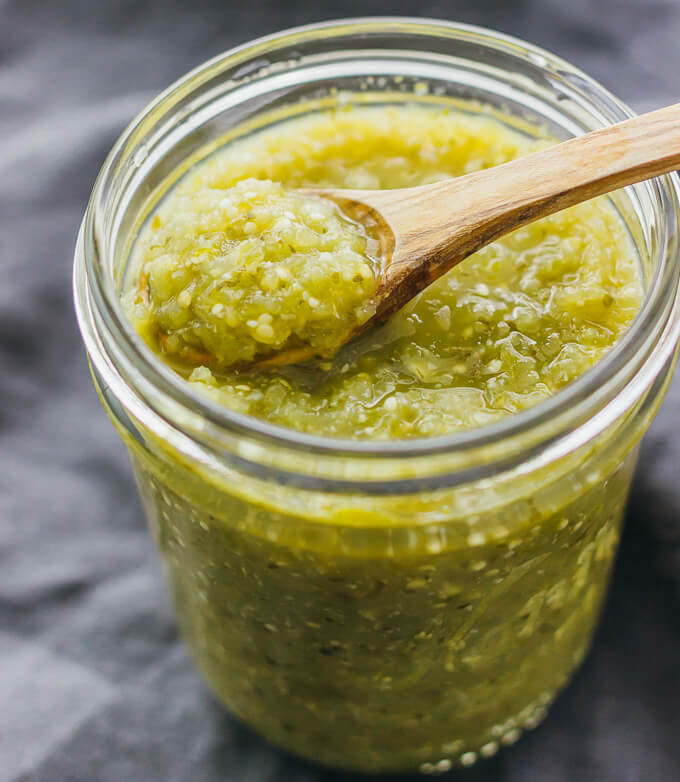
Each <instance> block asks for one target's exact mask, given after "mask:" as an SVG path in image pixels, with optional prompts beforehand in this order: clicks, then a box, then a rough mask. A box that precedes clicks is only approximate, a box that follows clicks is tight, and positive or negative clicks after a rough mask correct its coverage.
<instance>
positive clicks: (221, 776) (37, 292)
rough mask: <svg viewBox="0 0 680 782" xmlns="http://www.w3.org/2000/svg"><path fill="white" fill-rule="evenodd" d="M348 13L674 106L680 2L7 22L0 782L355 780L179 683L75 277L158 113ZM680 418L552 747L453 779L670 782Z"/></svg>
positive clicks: (181, 668)
mask: <svg viewBox="0 0 680 782" xmlns="http://www.w3.org/2000/svg"><path fill="white" fill-rule="evenodd" d="M357 12H361V13H372V14H380V13H400V14H408V13H417V14H421V15H429V16H439V17H449V18H457V19H460V20H463V21H469V22H474V23H480V24H485V25H488V26H491V27H497V28H500V29H502V30H504V31H507V32H510V33H514V34H516V35H519V36H522V37H525V38H527V39H528V40H531V41H534V42H536V43H539V44H542V45H544V46H546V47H548V48H550V49H552V50H554V51H556V52H558V53H559V54H562V55H563V56H565V57H567V58H568V59H570V60H572V61H574V62H576V63H578V64H579V65H580V66H581V67H583V68H584V69H585V70H586V71H588V72H590V73H592V74H593V75H595V76H596V77H598V78H600V79H601V80H602V81H603V82H604V83H605V84H606V85H608V86H609V87H611V88H612V90H613V91H614V92H616V93H617V94H619V95H620V96H622V97H623V98H624V99H627V100H629V101H630V102H632V103H633V105H634V106H635V107H636V108H638V109H644V108H649V107H652V106H655V105H659V106H660V105H662V104H663V103H664V102H672V101H675V100H678V99H680V91H679V89H678V88H679V86H680V85H679V82H678V73H680V46H679V45H678V41H680V3H678V2H674V1H673V0H591V2H589V0H566V1H565V0H517V1H516V2H512V0H495V2H494V1H493V0H449V2H444V1H443V0H439V2H422V1H421V2H419V1H418V0H412V2H407V0H393V2H386V0H366V2H363V3H361V4H356V3H352V2H350V0H334V1H333V2H326V3H322V4H321V7H319V4H318V3H313V2H311V1H310V0H299V2H286V0H250V2H248V3H245V4H237V3H235V2H229V0H215V2H209V0H191V1H190V2H185V1H180V0H166V1H165V2H164V1H163V0H148V1H147V2H141V1H140V2H135V1H134V0H115V1H114V0H110V1H106V0H98V2H91V0H80V1H79V0H62V1H61V2H59V1H58V0H42V2H41V1H40V0H0V264H1V265H0V270H1V271H2V276H1V278H0V279H1V282H0V399H1V404H0V782H19V780H21V781H22V782H29V781H30V782H67V781H68V782H212V781H213V780H214V781H215V782H217V780H220V782H303V780H304V782H320V781H321V780H324V781H325V782H330V780H335V781H336V782H340V780H347V779H349V777H348V776H346V775H342V774H336V773H330V772H327V771H323V770H320V769H317V768H314V767H313V766H309V765H306V764H303V763H300V762H299V761H296V760H294V759H291V758H289V757H286V756H285V755H283V754H281V753H279V752H278V751H277V750H275V749H273V748H271V747H269V746H268V745H267V744H265V743H264V742H263V741H262V740H260V739H259V738H257V737H256V736H254V735H253V734H252V733H250V732H249V731H248V730H247V729H246V728H244V727H242V726H240V725H239V724H238V723H237V722H236V721H234V720H233V719H232V718H230V717H229V716H227V715H226V714H225V713H224V711H223V710H222V709H221V708H220V707H219V706H218V705H217V704H216V703H215V701H214V700H213V699H212V697H211V696H210V695H209V693H208V692H207V690H206V689H205V688H204V686H203V685H202V684H201V682H200V680H199V678H198V676H197V674H196V673H195V672H194V670H193V668H192V666H191V664H190V662H189V660H188V659H187V656H186V653H185V651H184V649H183V647H182V645H181V644H180V643H179V641H178V639H177V636H176V632H175V627H174V624H173V620H172V614H171V611H170V608H169V605H168V601H167V597H166V593H165V589H164V585H163V581H162V576H161V570H160V565H159V562H158V560H157V558H156V556H155V553H154V551H153V549H152V544H151V542H150V539H149V536H148V534H147V531H146V528H145V523H144V520H143V517H142V513H141V510H140V507H139V503H138V501H137V497H136V494H135V489H134V486H133V482H132V478H131V474H130V470H129V468H128V464H127V461H126V456H125V453H124V449H123V446H122V444H121V443H120V442H119V440H118V438H117V436H116V434H115V433H114V430H113V428H112V427H111V425H110V424H109V422H108V420H107V419H106V417H105V415H104V412H103V411H102V409H101V408H100V406H99V403H98V401H97V399H96V397H95V394H94V391H93V390H92V386H91V383H90V379H89V376H88V371H87V367H86V362H85V356H84V352H83V349H82V347H81V343H80V339H79V335H78V333H77V329H76V325H75V320H74V316H73V310H72V305H71V288H70V277H71V261H72V250H73V245H74V241H75V235H76V231H77V228H78V223H79V220H80V218H81V215H82V213H83V210H84V207H85V202H86V199H87V196H88V193H89V191H90V187H91V185H92V182H93V179H94V177H95V174H96V172H97V169H98V168H99V166H100V164H101V162H102V160H103V158H104V155H105V154H106V152H107V150H108V149H109V147H110V146H111V144H112V143H113V141H114V140H115V138H116V136H117V135H118V134H119V132H120V131H121V130H122V128H123V127H124V125H125V124H126V123H127V122H128V121H129V120H130V119H131V117H132V116H133V114H134V113H135V112H136V111H137V110H138V109H140V108H141V107H142V106H143V105H144V103H145V102H146V101H147V100H148V99H149V98H151V97H152V96H153V95H154V94H155V93H156V92H157V91H158V90H159V89H161V88H162V87H164V86H166V84H168V83H169V82H170V81H171V80H173V79H174V78H176V77H178V76H180V75H181V74H182V73H183V72H185V71H186V70H187V69H188V68H190V67H192V66H194V65H197V64H198V63H200V62H201V61H203V60H205V59H207V58H208V57H210V56H212V55H214V54H216V53H218V52H219V51H221V50H224V49H226V48H228V47H230V46H232V45H234V44H236V43H240V42H242V41H245V40H247V39H249V38H251V37H253V36H255V35H259V34H263V33H267V32H271V31H273V30H276V29H280V28H283V27H287V26H291V25H294V24H300V23H304V22H308V21H312V20H314V19H315V18H317V19H318V18H328V17H339V16H349V15H355V14H356V13H357ZM679 413H680V379H677V378H676V382H675V383H674V384H673V386H672V388H671V391H670V394H669V397H668V399H667V400H666V402H665V404H664V407H663V409H662V411H661V413H660V415H659V417H658V418H657V420H656V421H655V423H654V425H653V426H652V429H651V432H650V433H649V435H648V437H647V439H646V441H645V444H644V448H643V451H642V459H641V465H640V469H639V472H638V474H637V478H636V481H635V486H634V489H633V494H632V499H631V503H630V509H629V513H628V521H627V526H626V531H625V535H624V539H623V544H622V551H621V555H620V557H619V561H618V566H617V570H616V575H615V578H614V583H613V587H612V590H611V595H610V599H609V602H608V607H607V610H606V613H605V616H604V620H603V622H602V625H601V627H600V630H599V632H598V635H597V638H596V641H595V644H594V648H593V651H592V653H591V654H590V656H589V658H588V660H587V662H586V663H585V665H584V667H583V668H582V670H581V671H580V672H579V673H578V675H577V676H576V679H575V681H574V683H573V684H572V685H571V687H570V688H569V689H568V690H567V692H566V693H565V694H564V695H563V696H562V697H561V698H560V699H559V701H558V702H557V704H556V705H555V707H554V708H553V710H552V713H551V716H550V717H549V719H548V720H547V722H546V723H544V725H542V726H541V727H540V728H538V729H537V730H536V731H535V732H533V733H531V734H530V735H528V736H526V737H525V738H523V739H522V741H520V742H519V744H517V745H516V746H515V747H512V748H510V749H507V750H504V751H503V752H502V753H501V754H500V755H499V756H497V757H496V758H494V759H492V760H490V761H487V762H485V763H482V764H480V765H478V766H477V767H475V768H473V769H471V770H469V771H465V772H460V779H464V780H485V781H486V782H490V781H491V780H494V781H497V780H502V781H503V782H505V781H507V782H581V781H585V782H591V781H592V782H641V781H642V780H645V782H647V781H649V782H671V780H676V781H677V780H678V779H680V610H679V609H680V481H679V480H678V477H679V476H678V464H679V463H680V418H679V417H678V414H679Z"/></svg>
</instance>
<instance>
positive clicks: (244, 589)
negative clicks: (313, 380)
mask: <svg viewBox="0 0 680 782" xmlns="http://www.w3.org/2000/svg"><path fill="white" fill-rule="evenodd" d="M347 91H349V92H362V91H363V92H365V93H368V92H371V93H372V94H378V93H381V92H382V93H387V92H389V93H391V95H392V97H391V98H390V100H392V101H394V102H400V101H414V100H415V101H417V100H418V99H419V96H422V95H423V94H424V92H427V94H428V95H430V96H433V95H434V96H440V97H441V98H442V99H447V100H448V99H450V100H462V101H465V106H467V109H466V110H468V111H473V112H474V111H479V112H483V113H484V112H486V113H489V112H490V113H496V114H498V113H500V115H502V116H505V117H514V118H517V119H518V120H522V121H527V122H529V123H531V124H533V125H534V126H537V127H539V126H540V127H541V128H543V129H544V130H546V131H547V132H549V133H550V134H552V135H553V136H555V137H557V138H562V139H564V138H568V137H571V136H574V135H577V134H580V133H583V132H585V131H589V130H592V129H595V128H598V127H601V126H603V125H606V124H609V123H614V122H617V121H620V120H623V119H625V118H626V117H628V116H630V115H631V112H630V110H629V109H627V108H626V106H624V105H623V104H622V103H621V102H620V101H618V100H617V99H616V98H614V97H613V96H612V95H611V94H609V93H608V92H607V91H606V90H605V89H603V87H601V86H600V85H599V84H597V83H596V82H595V81H593V80H592V79H591V78H589V77H588V76H586V75H585V74H583V73H581V72H580V71H579V70H577V69H575V68H574V67H572V66H571V65H569V64H567V63H565V62H564V61H562V60H560V59H558V58H556V57H554V56H553V55H552V54H549V53H547V52H545V51H542V50H540V49H538V48H536V47H534V46H531V45H529V44H526V43H524V42H522V41H519V40H516V39H513V38H510V37H507V36H504V35H500V34H498V33H495V32H491V31H488V30H483V29H480V28H476V27H471V26H467V25H460V24H450V23H445V22H439V21H428V20H416V19H399V18H384V19H354V20H346V21H338V22H332V23H324V24H319V25H314V26H310V27H304V28H299V29H295V30H290V31H286V32H283V33H280V34H277V35H273V36H269V37H266V38H262V39H259V40H256V41H253V42H252V43H248V44H246V45H244V46H240V47H238V48H236V49H233V50H231V51H229V52H227V53H226V54H223V55H221V56H219V57H217V58H215V59H213V60H211V61H209V62H208V63H206V64H205V65H203V66H201V67H199V68H198V69H196V70H194V71H192V72H191V73H190V74H188V75H187V76H186V77H184V78H183V79H181V80H180V81H179V82H177V83H176V84H175V85H173V86H172V87H171V88H170V89H168V90H166V91H165V92H164V93H163V94H162V95H161V96H160V97H158V98H157V99H156V100H155V101H154V102H153V103H152V104H151V105H150V106H149V107H148V108H147V109H146V110H145V111H144V112H143V113H142V114H141V115H140V116H139V117H137V119H136V120H135V121H134V122H133V123H132V124H131V125H130V126H129V127H128V129H127V130H126V131H125V132H124V133H123V135H122V137H121V138H120V140H119V141H118V142H117V144H116V145H115V147H114V149H113V150H112V152H111V154H110V155H109V157H108V158H107V160H106V162H105V164H104V166H103V168H102V171H101V173H100V175H99V178H98V179H97V182H96V184H95V186H94V190H93V193H92V197H91V200H90V202H89V205H88V207H87V211H86V214H85V218H84V221H83V224H82V229H81V231H80V235H79V238H78V244H77V249H76V257H75V302H76V309H77V314H78V319H79V322H80V327H81V330H82V334H83V339H84V342H85V345H86V348H87V352H88V356H89V360H90V365H91V368H92V375H93V378H94V383H95V386H96V389H97V391H98V393H99V396H100V398H101V400H102V403H103V405H104V407H105V408H106V410H107V412H108V414H109V416H110V417H111V420H112V421H113V423H114V425H115V426H116V428H117V430H118V432H119V433H120V435H121V437H122V438H123V440H124V441H125V444H126V445H127V447H128V449H129V452H130V457H131V462H132V468H133V471H134V474H135V476H136V479H137V483H138V486H139V490H140V494H141V496H142V500H143V505H144V508H145V511H146V515H147V517H148V522H149V525H150V528H151V531H152V533H153V536H154V538H155V540H156V543H157V545H158V549H159V551H160V553H161V557H162V559H163V562H164V564H165V571H166V573H167V581H168V585H169V589H170V592H171V594H172V598H173V601H174V606H175V612H176V616H177V622H178V625H179V628H180V630H181V633H182V636H183V637H184V639H185V641H186V644H187V646H188V648H189V650H190V651H191V654H192V656H193V658H194V660H195V662H196V665H197V667H198V669H199V670H200V672H201V673H202V675H203V676H204V678H205V681H206V682H207V683H208V685H209V686H210V687H211V688H212V690H213V691H214V692H215V693H216V694H217V696H218V697H219V698H220V699H221V700H222V701H223V702H224V704H225V705H226V706H227V708H228V709H229V710H230V711H231V712H232V713H233V714H235V715H237V716H238V717H239V718H241V719H242V720H244V721H245V722H246V723H247V724H248V725H250V726H251V727H252V728H253V729H254V730H256V731H258V732H259V733H261V734H262V735H263V736H265V737H266V738H267V739H269V740H271V741H272V742H274V743H276V744H278V745H280V746H281V747H283V748H284V749H286V750H289V751H291V752H293V753H296V754H298V755H301V756H303V757H305V758H308V759H310V760H312V761H316V762H319V763H322V764H325V765H328V766H333V767H342V768H348V769H355V770H360V771H369V772H376V771H407V770H413V769H420V770H421V771H423V772H432V773H436V772H441V771H446V770H448V769H449V768H451V767H452V765H454V764H458V763H460V764H462V765H471V764H472V763H474V762H475V761H476V760H477V759H478V758H479V757H489V756H491V755H493V754H494V753H496V752H497V751H498V750H499V749H500V748H501V747H502V746H503V745H508V744H511V743H513V742H514V741H516V740H517V739H518V738H519V736H520V734H521V733H522V731H523V730H525V729H527V728H533V727H534V726H536V725H537V724H538V723H539V722H540V721H541V720H542V719H543V717H544V716H545V714H546V710H547V709H548V707H549V706H550V704H551V702H552V701H553V699H554V698H555V696H556V695H557V693H559V691H560V690H561V689H562V688H563V687H564V686H565V685H566V684H567V682H568V681H569V678H570V677H571V675H572V674H573V672H574V670H575V668H576V667H577V666H578V665H579V663H580V662H581V660H582V659H583V656H584V654H585V653H586V651H587V648H588V644H589V641H590V638H591V636H592V633H593V629H594V626H595V624H596V621H597V618H598V614H599V613H600V609H601V606H602V602H603V598H604V595H605V591H606V586H607V582H608V579H609V575H610V572H611V569H612V563H613V560H614V556H615V553H616V549H617V544H618V540H619V535H620V526H621V519H622V514H623V510H624V507H625V502H626V495H627V493H628V490H629V487H630V482H631V476H632V473H633V469H634V466H635V460H636V454H637V449H638V444H639V441H640V438H641V436H642V435H643V433H644V432H645V430H646V429H647V427H648V425H649V423H650V421H651V419H652V418H653V416H654V414H655V413H656V411H657V409H658V407H659V404H660V402H661V399H662V397H663V395H664V392H665V390H666V388H667V385H668V382H669V378H670V375H671V371H672V368H673V366H674V361H675V355H676V345H677V342H678V329H679V325H680V321H679V319H678V272H679V265H678V235H677V232H678V230H677V226H678V177H677V176H675V175H673V176H667V177H663V178H659V179H656V180H653V181H648V182H644V183H642V184H639V185H635V186H634V187H630V188H627V189H626V190H625V191H620V192H617V193H616V194H615V195H613V196H612V200H613V202H614V205H615V207H616V208H617V210H618V211H619V213H620V215H621V219H622V220H623V221H624V222H625V224H626V226H627V228H628V231H629V233H630V236H631V238H632V241H633V243H634V245H635V247H636V250H637V254H638V256H639V263H640V268H641V270H642V277H643V279H644V289H645V292H644V301H643V304H642V306H641V309H640V312H639V314H638V315H637V317H636V318H635V320H634V322H633V324H632V326H631V327H630V328H629V329H628V330H627V331H626V333H625V334H624V336H623V337H622V338H621V339H620V341H619V342H618V343H617V344H616V346H615V347H614V348H613V349H612V350H611V351H610V352H609V353H608V354H607V355H606V357H605V358H604V359H603V360H602V361H600V362H599V363H598V364H597V365H596V366H595V367H594V368H593V369H591V370H590V371H588V372H586V373H585V374H584V375H583V376H581V377H580V378H579V379H577V380H576V381H575V382H573V383H571V384H570V385H568V386H567V387H565V388H564V389H563V390H561V391H560V392H559V393H557V394H556V395H555V396H554V397H552V398H551V399H549V400H548V401H545V402H542V403H540V404H538V405H537V406H535V407H533V408H531V409H528V410H525V411H523V412H521V413H519V414H516V415H513V416H510V417H508V418H506V419H504V420H502V421H499V422H496V423H493V424H491V425H488V426H484V427H481V428H478V429H471V430H469V431H465V432H462V433H460V432H459V433H455V434H451V435H445V436H440V437H432V438H429V439H413V440H392V441H387V442H370V441H350V440H341V439H333V438H326V437H323V436H316V435H310V434H302V433H299V432H296V431H292V430H290V429H286V428H282V427H278V426H275V425H272V424H270V423H267V422H265V421H261V420H256V419H253V418H249V417H247V416H244V415H241V414H239V413H236V412H232V411H230V410H228V409H226V408H224V407H221V406H219V405H217V404H216V403H215V402H213V401H211V400H210V399H208V398H207V397H204V396H202V395H200V394H198V393H196V392H195V391H194V390H193V388H192V387H191V386H190V385H189V384H187V383H186V382H185V381H184V380H182V379H181V378H180V377H179V376H178V375H177V374H175V373H173V371H172V370H170V369H169V368H168V367H167V366H165V365H164V364H163V363H162V361H160V360H159V358H158V357H157V356H156V355H154V354H153V353H152V352H151V351H150V349H149V348H148V347H147V346H146V345H145V344H144V343H143V342H142V340H141V339H140V338H139V336H138V335H136V334H135V332H134V330H133V329H132V327H131V325H130V323H129V322H128V320H127V319H126V317H125V315H124V313H123V311H122V308H121V303H120V292H121V286H122V281H123V279H124V276H125V270H126V265H127V263H128V259H129V257H130V249H131V246H132V244H133V242H134V239H135V237H136V235H137V234H138V231H139V229H140V226H141V225H142V223H143V221H144V219H145V217H146V216H147V215H148V214H149V211H150V210H151V209H152V208H153V205H154V204H156V203H157V202H158V200H159V199H160V198H161V197H162V194H163V193H164V192H167V189H168V187H169V186H170V185H171V184H172V182H173V181H176V179H177V178H178V177H179V176H180V175H181V174H182V173H183V172H185V171H187V170H188V169H189V168H191V167H192V166H194V165H195V164H196V163H197V162H198V161H199V160H200V159H202V158H203V157H204V156H205V155H206V154H208V152H209V151H210V150H211V149H214V148H215V147H216V146H219V145H220V144H221V143H222V140H223V139H224V138H225V137H227V136H228V135H229V134H231V136H232V137H233V136H234V135H236V136H238V135H239V132H240V131H239V128H245V127H253V126H254V125H257V122H258V118H262V117H266V116H267V113H268V112H271V110H273V109H280V108H282V107H287V106H290V107H300V106H303V108H304V105H305V102H309V105H313V102H314V101H319V100H325V101H326V103H327V104H328V101H330V102H332V101H333V100H336V99H339V98H338V96H339V95H341V94H343V93H345V92H347ZM244 132H245V131H244Z"/></svg>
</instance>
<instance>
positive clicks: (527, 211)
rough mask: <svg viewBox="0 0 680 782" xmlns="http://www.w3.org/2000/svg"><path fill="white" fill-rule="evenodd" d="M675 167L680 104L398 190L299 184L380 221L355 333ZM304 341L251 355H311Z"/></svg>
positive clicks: (679, 163) (281, 360) (284, 360)
mask: <svg viewBox="0 0 680 782" xmlns="http://www.w3.org/2000/svg"><path fill="white" fill-rule="evenodd" d="M677 168H680V103H679V104H675V105H674V106H668V107H667V108H664V109H659V110H658V111H652V112H650V113H648V114H643V115H641V116H639V117H634V118H633V119H629V120H626V121H625V122H620V123H619V124H617V125H612V126H610V127H607V128H603V129H602V130H596V131H594V132H592V133H588V134H586V135H584V136H579V137H577V138H574V139H570V140H569V141H565V142H563V143H561V144H556V145H554V146H552V147H549V148H547V149H543V150H540V151H539V152H534V153H533V154H531V155H527V156H525V157H522V158H518V159H517V160H513V161H511V162H509V163H504V164H503V165H500V166H495V167H494V168H488V169H485V170H483V171H477V172H475V173H473V174H467V175H466V176H462V177H458V178H456V179H448V180H445V181H442V182H436V183H434V184H432V185H423V186H421V187H409V188H401V189H396V190H305V191H303V192H306V193H309V194H313V195H317V196H323V197H325V198H330V199H331V200H333V201H335V202H336V203H337V204H338V205H339V206H340V207H341V209H342V210H343V211H344V212H345V213H346V214H348V216H350V217H352V218H353V219H355V220H358V221H360V222H363V223H366V222H370V223H371V224H372V225H373V226H375V227H377V230H378V234H379V237H380V240H381V245H382V249H383V252H384V264H383V271H382V274H381V278H380V280H379V283H378V289H377V293H376V301H377V309H376V313H375V315H374V316H373V317H372V318H371V319H370V320H368V321H367V322H366V323H364V324H362V325H361V326H360V327H359V328H358V329H357V330H355V331H354V332H352V333H351V334H349V335H348V337H347V340H346V341H349V340H350V339H353V338H354V337H356V336H358V335H359V334H360V333H361V332H363V331H365V330H366V329H368V328H370V327H372V326H375V325H377V324H378V323H381V322H382V321H384V320H385V319H386V318H388V317H389V316H390V315H391V314H392V313H394V312H396V311H397V310H398V309H400V308H401V307H403V305H404V304H406V302H407V301H409V299H412V298H413V297H414V296H415V295H416V294H418V293H420V291H422V290H423V289H424V288H426V287H427V286H428V285H430V283H432V282H434V281H435V280H436V279H437V278H438V277H441V275H442V274H445V273H446V272H447V271H449V269H451V268H452V267H454V266H455V265H456V264H457V263H460V262H461V261H462V260H463V259H465V258H466V257H467V256H468V255H471V254H472V253H474V252H475V251H476V250H479V249H480V248H482V247H484V246H485V245H487V244H489V243H490V242H492V241H494V240H495V239H498V238H499V237H500V236H503V235H504V234H506V233H509V232H510V231H513V230H515V229H516V228H519V227H520V226H522V225H525V224H526V223H530V222H532V221H534V220H538V219H539V218H541V217H545V216H547V215H550V214H553V213H554V212H558V211H560V210H561V209H566V208H567V207H569V206H573V205H574V204H578V203H580V202H581V201H587V200H588V199H589V198H594V197H595V196H598V195H602V194H603V193H609V192H611V191H612V190H616V189H617V188H620V187H624V186H625V185H630V184H633V183H634V182H640V181H642V180H643V179H650V178H651V177H654V176H658V175H659V174H665V173H668V172H669V171H673V170H675V169H677ZM314 355H315V351H314V349H313V348H311V347H302V348H295V349H291V350H284V351H282V352H281V353H278V354H276V355H273V356H271V357H270V358H267V359H265V360H262V361H259V362H257V364H255V366H256V367H257V368H267V367H278V366H284V365H286V364H291V363H296V362H300V361H305V360H307V359H309V358H312V357H313V356H314Z"/></svg>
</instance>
